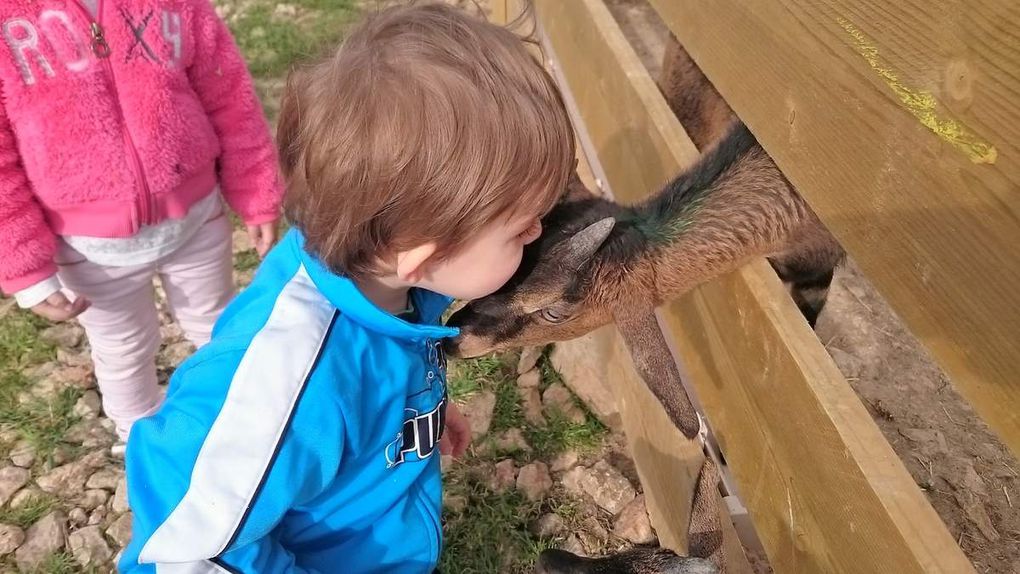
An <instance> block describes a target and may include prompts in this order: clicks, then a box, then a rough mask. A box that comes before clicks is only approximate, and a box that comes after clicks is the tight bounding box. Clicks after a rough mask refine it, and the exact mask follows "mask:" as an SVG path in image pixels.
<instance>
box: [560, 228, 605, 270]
mask: <svg viewBox="0 0 1020 574" xmlns="http://www.w3.org/2000/svg"><path fill="white" fill-rule="evenodd" d="M615 225H616V219H615V218H613V217H606V218H605V219H600V220H598V221H596V222H595V223H592V224H591V225H589V226H588V227H585V228H584V229H582V230H581V231H578V232H577V233H575V234H574V236H573V237H571V238H570V239H568V240H567V242H566V253H564V254H563V259H562V261H563V264H564V265H565V266H567V267H569V268H571V269H577V268H579V267H581V266H582V265H584V264H585V263H587V262H588V260H590V259H591V258H592V256H593V255H595V252H596V251H598V249H599V247H602V244H603V243H605V241H606V239H607V238H608V237H609V234H610V233H611V232H612V231H613V227H614V226H615Z"/></svg>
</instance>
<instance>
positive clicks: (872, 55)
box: [836, 17, 998, 164]
mask: <svg viewBox="0 0 1020 574" xmlns="http://www.w3.org/2000/svg"><path fill="white" fill-rule="evenodd" d="M836 21H837V22H838V23H839V25H840V26H842V27H843V30H845V31H846V33H847V34H849V35H850V37H851V38H853V40H854V44H855V48H856V49H857V53H858V54H860V55H861V57H863V58H864V60H865V61H866V62H868V65H869V66H871V69H872V70H874V71H875V72H877V73H878V75H879V76H881V78H882V79H883V80H885V83H886V84H887V85H888V86H889V88H890V89H892V91H893V93H895V94H896V96H897V97H899V99H900V101H901V102H903V105H904V106H905V107H906V108H907V110H909V111H910V113H911V114H913V115H914V117H916V118H917V119H918V120H920V121H921V124H922V125H924V127H926V128H928V129H930V130H931V131H932V132H933V133H934V134H935V135H937V136H939V137H940V138H942V139H943V140H945V141H947V142H949V143H950V144H952V145H953V146H954V147H956V148H957V149H959V150H960V151H962V152H963V153H964V154H966V155H967V157H969V158H970V161H972V162H974V163H986V164H994V163H995V160H996V158H997V157H998V152H997V151H996V149H995V147H994V146H992V145H991V144H988V143H986V142H983V141H981V140H980V139H978V137H977V136H976V135H974V134H972V133H970V132H969V131H967V129H966V128H964V127H963V126H962V125H960V124H959V123H958V122H957V121H955V120H953V119H952V118H940V117H939V116H938V113H937V110H936V108H937V107H938V101H937V100H936V99H935V96H934V95H933V94H932V93H931V92H929V91H928V90H914V89H911V88H909V87H907V86H905V85H904V84H903V83H902V82H901V81H900V79H899V77H898V76H897V75H896V72H894V71H893V70H892V68H890V67H889V66H888V65H886V64H885V63H884V62H882V59H881V57H880V56H879V55H878V48H877V47H876V46H875V45H874V44H873V43H872V42H871V40H869V39H868V37H867V36H866V35H865V34H864V32H862V31H861V30H860V28H858V27H857V26H854V25H853V23H851V22H849V21H848V20H847V19H845V18H842V17H839V18H836Z"/></svg>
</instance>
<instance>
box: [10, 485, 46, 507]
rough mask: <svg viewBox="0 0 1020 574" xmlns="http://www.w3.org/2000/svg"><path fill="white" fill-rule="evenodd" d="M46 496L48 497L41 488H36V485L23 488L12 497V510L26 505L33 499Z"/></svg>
mask: <svg viewBox="0 0 1020 574" xmlns="http://www.w3.org/2000/svg"><path fill="white" fill-rule="evenodd" d="M45 497H46V495H45V494H43V493H42V492H40V491H39V490H36V489H35V488H34V487H31V486H29V487H26V488H22V489H21V490H19V491H18V493H17V494H15V495H14V496H12V497H11V505H10V506H11V509H12V510H17V509H19V508H21V507H22V506H25V504H26V503H29V502H31V501H32V500H35V499H38V498H45Z"/></svg>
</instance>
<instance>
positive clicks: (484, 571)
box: [439, 478, 548, 574]
mask: <svg viewBox="0 0 1020 574" xmlns="http://www.w3.org/2000/svg"><path fill="white" fill-rule="evenodd" d="M448 482H449V483H451V484H448V486H447V488H454V489H456V491H457V493H458V494H461V495H464V496H466V497H467V499H468V503H467V508H466V510H465V511H464V512H462V513H459V514H454V513H450V514H448V515H447V517H446V524H445V525H444V528H443V532H444V549H443V553H442V556H441V558H440V561H439V569H440V570H441V571H442V572H456V573H458V574H490V573H492V572H506V573H513V574H524V573H526V572H531V571H532V569H533V568H534V564H535V560H536V559H537V558H538V554H539V553H540V552H541V551H542V550H544V549H545V548H547V547H548V543H547V541H543V540H540V539H538V538H537V537H535V536H533V535H532V534H531V533H530V532H529V531H528V526H529V525H530V524H531V523H532V522H533V521H534V520H536V519H537V518H538V517H539V516H540V515H541V511H542V507H541V505H540V504H539V503H533V502H529V501H528V500H527V499H525V498H524V497H523V496H521V495H520V494H519V493H517V492H515V491H508V492H505V493H493V492H491V491H489V490H488V489H487V488H486V486H485V485H484V484H481V483H480V482H478V481H477V480H476V479H471V478H467V479H465V480H463V481H459V482H458V481H457V480H456V479H454V480H450V481H448Z"/></svg>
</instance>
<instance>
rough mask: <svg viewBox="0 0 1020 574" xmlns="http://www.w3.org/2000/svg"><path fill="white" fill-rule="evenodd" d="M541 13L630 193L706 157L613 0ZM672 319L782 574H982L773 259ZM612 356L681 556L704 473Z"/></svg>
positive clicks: (570, 84) (612, 170) (550, 42)
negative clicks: (615, 12) (673, 447)
mask: <svg viewBox="0 0 1020 574" xmlns="http://www.w3.org/2000/svg"><path fill="white" fill-rule="evenodd" d="M536 7H537V14H538V18H539V21H540V24H541V27H542V31H543V34H544V37H545V39H546V41H547V48H548V49H547V53H551V54H552V55H553V57H554V60H555V65H556V66H557V68H558V71H559V72H560V73H561V74H562V76H563V77H564V78H565V80H566V87H567V88H568V89H569V97H570V99H571V100H572V104H573V105H574V106H575V107H576V109H577V110H578V112H579V113H578V115H579V120H580V121H581V122H583V128H584V131H585V132H586V134H587V136H588V137H589V138H590V142H591V147H592V148H593V149H594V151H595V152H596V155H597V157H595V158H593V161H597V163H598V165H599V166H600V168H601V172H602V173H604V174H605V178H606V181H605V182H604V184H605V186H606V187H607V188H608V189H609V190H611V192H612V193H613V194H614V195H615V197H616V198H617V199H619V200H621V201H625V202H626V201H636V200H638V199H640V198H641V197H642V196H644V195H646V194H648V193H650V192H653V191H655V190H657V189H658V188H659V187H660V186H661V185H662V184H663V183H664V182H665V181H667V180H668V179H669V178H670V177H671V176H672V175H674V174H675V173H676V172H677V171H678V170H679V169H680V168H681V167H682V166H684V165H688V164H690V163H691V162H692V161H694V159H695V158H696V157H697V155H696V152H695V151H694V146H693V145H692V144H691V142H690V140H689V139H688V138H687V136H686V134H685V132H684V131H683V129H682V127H681V126H680V125H679V123H678V122H677V120H676V118H675V117H674V116H673V115H672V114H671V113H670V111H669V109H668V107H667V106H666V104H665V101H664V100H663V99H662V97H661V96H660V95H659V93H658V90H657V88H656V86H655V84H654V82H653V81H652V79H651V78H650V77H649V76H648V74H647V72H646V71H645V69H644V68H643V67H642V65H641V63H640V61H639V60H638V58H637V55H636V54H635V53H634V52H633V49H632V48H631V47H630V46H629V44H627V42H626V40H625V39H624V36H623V34H622V32H621V31H620V30H619V28H618V27H617V25H616V23H615V22H614V21H613V19H612V17H611V16H610V14H609V12H608V10H607V9H606V7H605V6H604V5H603V4H602V2H601V0H537V1H536ZM665 318H666V322H667V323H668V325H669V329H668V330H669V332H670V333H671V334H672V335H673V337H674V339H675V340H676V341H677V342H678V345H677V349H678V351H679V354H680V356H681V358H682V362H683V364H684V367H685V371H686V372H688V373H690V374H691V379H692V381H693V383H694V386H695V387H696V389H697V392H698V394H699V396H700V399H701V402H702V404H703V406H704V407H705V410H706V412H707V414H708V416H709V420H710V421H711V422H712V424H713V426H714V427H715V429H716V431H717V433H718V435H719V437H720V440H721V444H722V446H723V450H724V452H725V454H726V456H727V459H728V461H729V464H730V468H731V469H732V470H733V473H734V476H735V478H736V481H737V484H738V486H739V488H740V490H741V493H742V495H743V497H744V499H743V500H744V503H745V505H746V506H747V507H748V509H749V510H750V512H751V516H752V518H753V521H754V524H755V526H756V528H757V529H758V533H759V535H760V536H761V539H762V542H763V544H764V546H765V549H766V551H767V553H768V555H769V559H770V561H771V562H772V565H773V567H774V568H775V570H776V571H777V572H796V573H803V572H826V573H829V572H862V573H865V572H866V573H873V572H897V573H911V572H946V573H954V574H955V573H965V572H972V571H973V569H972V567H971V566H970V564H969V562H968V561H967V559H966V558H965V557H964V555H963V553H962V552H961V551H960V549H959V547H957V545H956V543H955V541H954V540H953V539H952V537H951V536H950V535H949V533H948V532H947V531H946V529H945V527H944V526H943V524H942V522H941V521H940V520H939V518H938V516H937V515H936V514H935V512H934V510H933V509H932V508H931V506H930V505H929V504H928V503H927V501H926V500H925V498H924V496H923V494H922V493H921V492H920V490H919V489H918V488H917V486H916V485H915V484H914V482H913V480H912V479H911V477H910V475H909V474H908V473H907V471H906V469H905V468H904V467H903V465H902V463H901V462H900V461H899V459H898V458H897V457H896V455H895V453H893V451H892V449H891V447H890V446H889V444H888V443H887V442H886V441H885V439H884V438H883V437H882V435H881V433H880V431H879V430H878V428H877V427H876V425H875V424H874V422H873V421H872V420H871V418H870V416H869V415H868V413H867V412H866V411H865V409H864V407H863V405H862V404H861V402H860V401H859V400H858V399H857V397H856V395H855V394H854V393H853V391H852V390H851V389H850V387H849V385H848V384H847V383H846V381H845V380H844V379H843V378H842V376H841V375H840V374H839V372H838V371H837V370H836V368H835V365H834V364H833V363H832V361H831V359H830V358H829V357H828V355H827V353H826V352H825V350H824V349H823V348H822V346H821V344H820V343H819V342H818V340H817V338H816V337H815V336H814V334H813V333H812V332H811V331H810V329H809V328H808V326H807V324H806V323H805V322H804V321H803V319H802V318H801V317H800V315H799V313H798V311H797V309H796V307H795V306H794V305H793V304H792V302H791V301H790V300H789V298H788V297H787V296H786V295H785V294H784V292H783V289H782V286H781V284H780V283H779V281H778V279H777V278H776V276H775V274H774V273H773V272H772V271H771V269H770V268H769V267H768V266H767V264H766V263H765V262H763V261H762V262H758V263H756V264H752V265H750V266H748V267H746V268H744V269H743V270H741V271H739V272H736V273H733V274H730V275H728V276H726V277H724V278H722V279H721V280H718V281H715V282H713V283H711V284H709V285H706V286H704V287H702V288H700V289H698V290H697V291H696V292H694V293H692V294H690V295H689V296H687V297H685V298H683V299H682V300H680V301H678V302H676V303H675V304H673V305H671V306H669V307H668V308H667V309H666V312H665ZM613 348H614V349H616V350H615V351H613V352H612V353H607V354H606V355H607V358H606V361H607V363H609V366H608V367H607V369H608V370H609V372H610V374H612V373H613V372H619V379H616V380H615V381H614V383H616V384H617V385H618V389H619V397H620V402H621V405H620V406H621V415H622V418H623V420H624V426H625V430H626V431H627V432H628V440H629V442H630V444H631V445H632V451H633V454H634V455H635V461H636V463H637V465H638V468H639V472H640V474H641V478H642V482H643V484H644V487H645V490H646V492H647V493H648V495H649V500H650V501H651V503H652V514H653V518H655V519H656V520H655V525H656V527H657V528H658V529H659V531H660V534H661V533H663V532H664V531H665V532H666V533H667V535H666V536H663V542H664V543H665V544H666V545H668V546H672V547H674V548H677V549H681V548H679V547H678V545H677V544H676V540H677V539H678V538H677V536H675V535H673V534H669V533H670V532H673V531H675V530H677V525H683V526H685V525H686V514H685V512H686V506H685V505H684V504H683V502H684V501H682V500H681V501H676V500H675V496H676V495H675V494H673V495H672V498H673V500H672V501H671V494H670V492H669V491H670V490H673V491H676V490H683V491H684V492H685V493H686V492H687V491H686V490H685V489H687V488H688V487H689V479H690V476H691V475H690V470H689V469H690V468H691V465H690V463H689V462H688V463H684V456H685V455H683V454H682V453H681V454H679V455H674V454H669V453H667V452H666V449H668V448H669V445H670V443H671V442H672V441H671V439H670V437H669V436H668V430H664V429H663V427H664V426H666V424H665V423H661V422H658V419H661V420H665V417H664V415H663V413H662V412H661V409H660V408H659V407H658V406H657V405H655V404H654V403H651V402H650V401H648V398H649V397H648V393H647V391H645V390H644V389H643V388H641V383H640V381H639V380H638V379H637V377H636V376H634V374H633V371H632V369H631V368H630V366H629V362H628V361H627V360H626V359H624V358H620V354H621V353H622V351H621V350H620V348H619V346H618V345H616V346H615V347H613ZM614 364H615V365H618V366H619V365H622V366H619V369H621V370H619V371H614V369H617V368H618V367H617V366H613V365H614ZM663 433H667V434H663ZM686 452H689V451H686ZM686 457H687V460H690V459H691V457H690V455H686ZM677 461H680V464H678V465H676V466H670V465H674V464H676V463H677ZM678 487H680V488H679V489H678ZM662 501H665V502H662ZM662 504H665V505H667V506H665V507H663V506H660V505H662ZM664 529H665V530H664Z"/></svg>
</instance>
